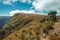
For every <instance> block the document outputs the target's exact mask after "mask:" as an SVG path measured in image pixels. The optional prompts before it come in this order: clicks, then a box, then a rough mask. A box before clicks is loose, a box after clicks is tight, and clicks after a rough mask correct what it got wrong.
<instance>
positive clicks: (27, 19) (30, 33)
mask: <svg viewBox="0 0 60 40" xmlns="http://www.w3.org/2000/svg"><path fill="white" fill-rule="evenodd" d="M56 18H57V21H56V22H54V21H52V19H51V18H50V17H49V16H47V15H39V14H22V13H17V14H15V15H14V16H13V17H11V18H10V20H9V21H8V22H7V23H6V24H5V25H4V26H3V29H2V33H3V34H2V35H3V36H2V35H1V34H0V36H1V37H0V38H2V39H1V40H60V27H59V26H60V16H57V17H56Z"/></svg>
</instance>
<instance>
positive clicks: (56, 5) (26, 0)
mask: <svg viewBox="0 0 60 40" xmlns="http://www.w3.org/2000/svg"><path fill="white" fill-rule="evenodd" d="M50 11H57V15H60V0H0V16H13V15H14V14H15V13H28V14H45V15H46V14H48V12H50Z"/></svg>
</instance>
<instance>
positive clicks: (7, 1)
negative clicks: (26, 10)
mask: <svg viewBox="0 0 60 40" xmlns="http://www.w3.org/2000/svg"><path fill="white" fill-rule="evenodd" d="M17 1H19V2H22V3H31V2H32V0H3V4H5V5H12V4H13V3H14V2H17Z"/></svg>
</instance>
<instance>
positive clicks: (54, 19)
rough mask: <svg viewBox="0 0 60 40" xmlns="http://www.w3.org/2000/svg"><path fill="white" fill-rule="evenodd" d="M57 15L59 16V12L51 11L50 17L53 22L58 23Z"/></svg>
mask: <svg viewBox="0 0 60 40" xmlns="http://www.w3.org/2000/svg"><path fill="white" fill-rule="evenodd" d="M56 14H57V12H56V11H50V12H49V13H48V16H49V17H50V18H51V20H52V21H54V22H55V21H56Z"/></svg>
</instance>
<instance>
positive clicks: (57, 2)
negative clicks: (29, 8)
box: [32, 0, 60, 13]
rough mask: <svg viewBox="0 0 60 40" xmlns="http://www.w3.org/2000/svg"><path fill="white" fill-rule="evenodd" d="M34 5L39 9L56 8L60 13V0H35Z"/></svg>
mask: <svg viewBox="0 0 60 40" xmlns="http://www.w3.org/2000/svg"><path fill="white" fill-rule="evenodd" d="M32 5H33V8H34V9H35V10H37V11H49V10H56V11H57V12H58V13H60V0H34V1H33V3H32Z"/></svg>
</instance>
